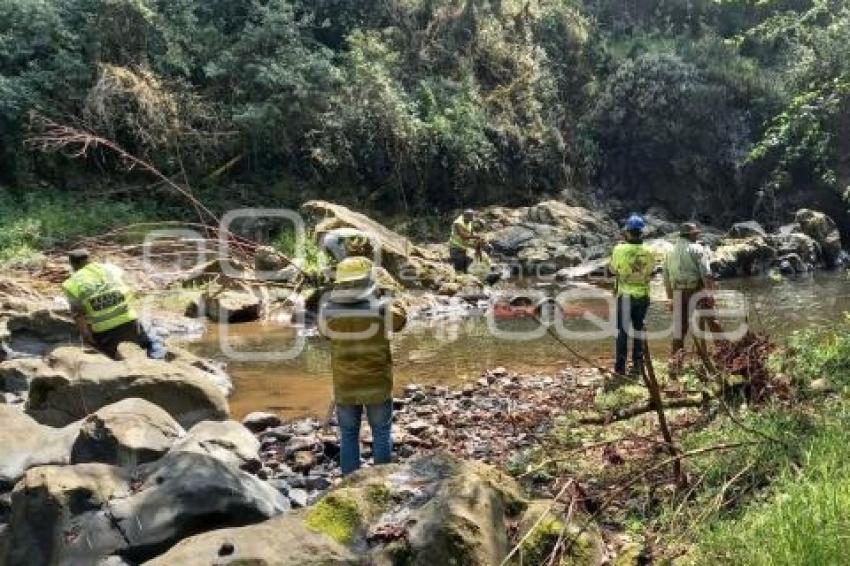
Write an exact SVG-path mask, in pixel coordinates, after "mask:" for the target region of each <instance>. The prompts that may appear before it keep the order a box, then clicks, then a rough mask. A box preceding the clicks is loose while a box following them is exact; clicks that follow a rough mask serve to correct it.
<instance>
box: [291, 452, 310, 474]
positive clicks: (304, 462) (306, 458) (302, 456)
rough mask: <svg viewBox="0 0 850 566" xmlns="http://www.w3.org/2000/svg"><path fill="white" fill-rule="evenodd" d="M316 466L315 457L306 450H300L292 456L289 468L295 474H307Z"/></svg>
mask: <svg viewBox="0 0 850 566" xmlns="http://www.w3.org/2000/svg"><path fill="white" fill-rule="evenodd" d="M315 465H316V455H315V454H313V453H312V452H310V451H308V450H301V451H300V452H296V453H295V454H294V455H293V461H292V464H291V467H292V469H293V470H295V471H296V472H308V471H310V470H311V469H312V468H313V466H315Z"/></svg>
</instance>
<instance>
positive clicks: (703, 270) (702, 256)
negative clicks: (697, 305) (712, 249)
mask: <svg viewBox="0 0 850 566" xmlns="http://www.w3.org/2000/svg"><path fill="white" fill-rule="evenodd" d="M689 251H690V253H691V257H692V258H693V260H694V263H696V266H697V269H698V270H699V277H700V280H701V281H702V285H703V288H705V289H709V290H713V289H716V288H717V285H715V283H714V277H713V275H712V273H711V262H710V258H709V251H708V249H706V248H705V247H703V246H701V245H699V244H693V245H691V247H690V250H689Z"/></svg>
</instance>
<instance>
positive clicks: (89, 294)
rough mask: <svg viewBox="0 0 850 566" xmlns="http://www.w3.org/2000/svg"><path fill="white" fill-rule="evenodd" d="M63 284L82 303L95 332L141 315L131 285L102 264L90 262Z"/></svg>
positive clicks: (109, 328)
mask: <svg viewBox="0 0 850 566" xmlns="http://www.w3.org/2000/svg"><path fill="white" fill-rule="evenodd" d="M62 288H63V289H64V291H65V293H66V294H67V295H68V296H69V298H71V299H73V300H75V301H77V302H79V303H80V305H81V306H82V309H83V315H84V316H85V317H86V322H88V324H89V326H91V330H92V332H94V333H95V334H98V333H101V332H106V331H107V330H112V329H113V328H115V327H117V326H120V325H122V324H125V323H127V322H132V321H134V320H136V319H137V318H138V316H137V315H136V312H135V310H134V309H133V308H132V306H131V305H130V289H129V288H128V287H127V286H126V285H125V284H124V282H123V281H122V280H121V278H120V277H118V276H116V274H114V273H112V272H111V271H110V270H109V269H107V268H106V267H105V266H104V265H102V264H99V263H90V264H88V265H86V266H85V267H83V268H82V269H80V270H78V271H76V272H75V273H74V274H73V275H71V277H69V278H68V279H67V280H66V281H65V282H64V283H63V284H62Z"/></svg>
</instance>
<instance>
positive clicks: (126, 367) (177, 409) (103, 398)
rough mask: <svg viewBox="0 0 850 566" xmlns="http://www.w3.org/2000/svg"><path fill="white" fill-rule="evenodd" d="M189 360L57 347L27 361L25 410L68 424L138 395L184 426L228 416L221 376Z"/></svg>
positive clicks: (17, 363)
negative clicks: (117, 357) (118, 357)
mask: <svg viewBox="0 0 850 566" xmlns="http://www.w3.org/2000/svg"><path fill="white" fill-rule="evenodd" d="M189 360H192V358H187V359H184V358H180V359H175V360H172V361H159V360H149V359H147V358H145V357H141V358H135V359H133V360H132V361H114V360H111V359H109V358H107V357H106V356H103V355H101V354H96V353H91V352H88V351H83V350H81V349H79V348H58V349H56V350H54V351H53V352H52V353H51V354H50V355H49V356H48V357H47V358H46V359H45V360H44V361H42V362H40V363H38V364H35V366H32V365H31V364H30V363H29V362H27V364H28V365H27V367H26V370H27V371H33V370H34V371H35V373H34V374H33V375H31V376H30V394H29V399H28V400H27V404H26V411H27V413H29V414H30V415H32V416H33V418H35V419H36V420H37V421H39V422H41V423H44V424H47V425H51V426H64V425H67V424H69V423H72V422H74V421H76V420H79V419H82V418H84V417H86V416H87V415H89V414H90V413H91V412H93V411H97V410H98V409H100V408H101V407H105V406H106V405H110V404H112V403H115V402H117V401H120V400H121V399H127V398H139V399H145V400H147V401H150V402H151V403H153V404H154V405H158V406H159V407H162V408H163V409H165V411H167V412H168V413H169V414H170V415H171V416H172V417H174V419H175V420H177V422H179V423H180V425H181V426H183V427H184V428H190V427H191V426H193V425H194V424H196V423H198V422H200V421H203V420H224V419H226V418H227V417H228V414H229V410H228V406H227V400H226V398H225V395H224V393H223V392H222V390H221V389H220V388H219V387H218V386H217V385H216V383H217V379H218V377H217V376H214V375H211V374H210V373H208V372H205V371H204V370H202V369H199V368H198V367H196V365H195V364H194V363H192V362H190V361H189ZM195 360H196V359H195ZM196 361H197V360H196ZM21 364H22V361H21V360H12V361H8V362H4V363H3V364H2V366H0V367H4V368H7V369H8V368H12V367H15V368H18V369H21V367H22V366H21Z"/></svg>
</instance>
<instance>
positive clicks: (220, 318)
mask: <svg viewBox="0 0 850 566" xmlns="http://www.w3.org/2000/svg"><path fill="white" fill-rule="evenodd" d="M262 306H263V302H262V299H261V298H260V297H259V296H257V295H256V294H255V293H252V292H249V291H239V290H234V289H228V290H222V289H218V290H215V291H209V292H207V293H204V294H203V295H202V296H201V297H200V298H199V299H198V303H197V305H196V307H195V308H196V309H197V314H202V315H206V317H207V318H208V319H210V320H211V321H213V322H220V323H227V322H232V323H238V322H251V321H254V320H257V319H258V318H260V313H261V311H262Z"/></svg>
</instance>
